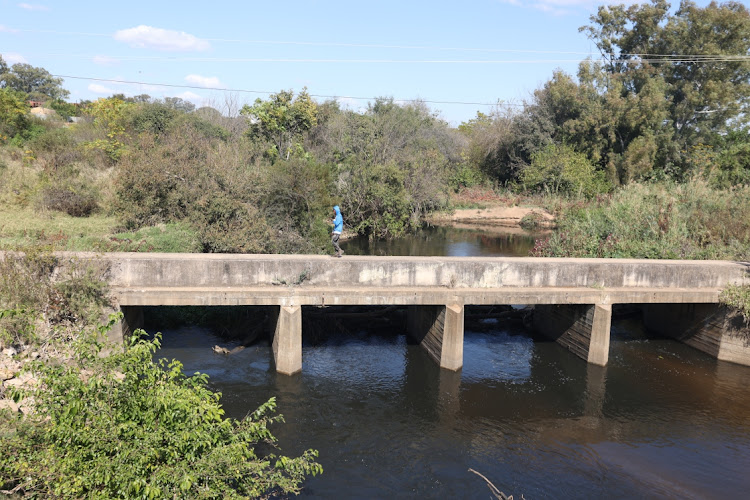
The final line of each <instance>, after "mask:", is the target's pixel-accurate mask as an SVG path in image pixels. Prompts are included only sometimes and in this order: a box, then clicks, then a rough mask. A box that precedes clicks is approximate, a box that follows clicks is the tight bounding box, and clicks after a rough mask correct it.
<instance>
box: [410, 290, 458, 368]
mask: <svg viewBox="0 0 750 500" xmlns="http://www.w3.org/2000/svg"><path fill="white" fill-rule="evenodd" d="M408 330H409V337H411V338H412V339H413V340H414V341H416V342H417V343H418V344H419V345H420V346H422V348H423V349H425V350H426V351H427V353H428V354H429V355H430V357H431V358H432V359H434V360H435V362H437V364H438V365H440V368H445V369H447V370H453V371H458V370H460V369H461V368H462V367H463V364H464V306H463V305H462V304H451V305H447V306H412V307H410V308H409V312H408Z"/></svg>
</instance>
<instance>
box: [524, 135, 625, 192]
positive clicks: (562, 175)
mask: <svg viewBox="0 0 750 500" xmlns="http://www.w3.org/2000/svg"><path fill="white" fill-rule="evenodd" d="M520 186H521V187H522V188H523V189H524V190H526V191H541V192H544V193H551V194H561V195H569V196H576V197H581V196H584V197H586V198H591V197H593V196H596V195H597V194H601V193H607V192H609V191H610V190H611V189H612V186H611V185H610V183H609V182H608V181H607V179H606V174H605V173H604V172H603V171H598V170H596V168H595V167H594V165H593V164H592V163H591V162H590V161H589V160H588V158H586V155H585V154H583V153H578V152H576V151H575V150H573V148H571V147H570V146H566V145H562V146H560V145H557V144H551V145H549V146H547V147H545V148H544V149H543V150H541V151H538V152H537V153H534V154H533V155H532V157H531V164H530V165H528V166H526V167H525V168H524V169H523V170H522V171H521V176H520Z"/></svg>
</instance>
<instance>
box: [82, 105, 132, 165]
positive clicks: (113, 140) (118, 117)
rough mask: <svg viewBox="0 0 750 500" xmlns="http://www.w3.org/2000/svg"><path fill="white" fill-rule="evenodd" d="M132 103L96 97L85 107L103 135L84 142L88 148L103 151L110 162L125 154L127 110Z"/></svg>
mask: <svg viewBox="0 0 750 500" xmlns="http://www.w3.org/2000/svg"><path fill="white" fill-rule="evenodd" d="M132 106H134V104H132V103H128V102H125V101H123V100H122V99H119V98H116V97H110V98H107V99H97V100H96V101H94V102H93V103H91V104H90V105H89V106H87V107H86V113H87V114H88V115H89V116H92V117H93V118H94V125H95V126H96V127H97V128H98V129H99V133H100V134H103V135H104V136H105V137H104V138H101V139H95V140H93V141H90V142H88V143H86V147H87V148H89V149H94V150H100V151H103V152H104V153H105V154H106V155H107V158H108V159H109V161H110V162H113V163H114V162H117V161H119V160H120V159H121V158H122V156H123V155H124V154H125V151H126V150H127V147H126V145H125V142H124V141H125V138H126V135H127V134H126V125H127V118H128V110H129V109H130V108H131V107H132Z"/></svg>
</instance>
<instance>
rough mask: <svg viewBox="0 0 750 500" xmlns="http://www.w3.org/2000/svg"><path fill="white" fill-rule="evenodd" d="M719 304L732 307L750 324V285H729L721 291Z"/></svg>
mask: <svg viewBox="0 0 750 500" xmlns="http://www.w3.org/2000/svg"><path fill="white" fill-rule="evenodd" d="M719 302H721V303H722V304H724V305H727V306H729V307H732V308H734V309H736V310H737V311H739V313H740V314H742V317H743V318H745V322H750V285H744V286H739V285H729V286H727V287H726V288H725V289H724V290H722V291H721V294H720V295H719Z"/></svg>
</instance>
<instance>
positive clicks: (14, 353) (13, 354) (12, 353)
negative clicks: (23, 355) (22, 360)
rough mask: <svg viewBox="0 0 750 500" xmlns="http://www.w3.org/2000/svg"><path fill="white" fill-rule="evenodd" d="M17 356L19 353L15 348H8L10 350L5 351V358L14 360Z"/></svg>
mask: <svg viewBox="0 0 750 500" xmlns="http://www.w3.org/2000/svg"><path fill="white" fill-rule="evenodd" d="M16 354H18V351H16V350H15V349H14V348H12V347H8V348H6V349H3V356H8V357H9V358H12V357H13V356H15V355H16Z"/></svg>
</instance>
